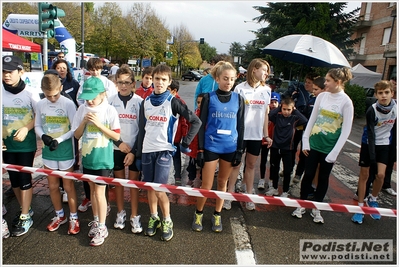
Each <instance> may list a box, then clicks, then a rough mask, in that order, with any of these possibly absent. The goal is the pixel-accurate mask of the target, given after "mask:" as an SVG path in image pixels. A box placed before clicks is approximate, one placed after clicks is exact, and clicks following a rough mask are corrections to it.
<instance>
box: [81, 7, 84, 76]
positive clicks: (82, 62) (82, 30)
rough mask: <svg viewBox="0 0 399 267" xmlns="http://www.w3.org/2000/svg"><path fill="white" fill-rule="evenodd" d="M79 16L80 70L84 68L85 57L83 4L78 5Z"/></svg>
mask: <svg viewBox="0 0 399 267" xmlns="http://www.w3.org/2000/svg"><path fill="white" fill-rule="evenodd" d="M80 16H81V26H80V27H81V30H80V34H81V35H80V36H81V37H80V39H81V40H82V43H81V44H82V51H81V52H82V55H81V60H80V68H81V69H82V68H83V67H84V58H85V57H84V56H85V42H84V40H85V26H84V25H85V7H84V3H83V2H82V3H80Z"/></svg>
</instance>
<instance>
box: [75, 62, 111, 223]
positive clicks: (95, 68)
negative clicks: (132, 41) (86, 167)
mask: <svg viewBox="0 0 399 267" xmlns="http://www.w3.org/2000/svg"><path fill="white" fill-rule="evenodd" d="M103 64H104V63H103V62H102V60H101V59H100V58H90V59H89V60H88V61H87V69H88V70H89V72H90V75H91V76H90V77H89V78H87V79H91V78H93V77H96V78H99V79H100V80H101V81H102V82H103V84H104V90H105V92H106V95H105V96H106V97H111V96H113V95H117V94H118V91H117V89H116V86H115V84H114V83H113V82H112V81H111V80H109V79H108V78H107V77H105V76H103V75H101V71H102V69H103ZM82 90H83V86H81V87H80V88H79V91H78V93H77V102H78V104H79V105H82V104H83V103H84V100H83V99H82V98H80V97H79V96H80V94H81V93H82ZM83 188H84V191H85V196H86V197H85V198H84V199H83V201H82V204H80V205H79V207H78V210H79V211H80V212H85V211H86V210H87V209H88V207H90V206H91V205H92V203H91V198H90V196H91V193H90V186H89V184H88V182H86V181H83ZM109 209H110V206H108V210H107V215H108V213H109Z"/></svg>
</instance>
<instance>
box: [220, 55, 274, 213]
mask: <svg viewBox="0 0 399 267" xmlns="http://www.w3.org/2000/svg"><path fill="white" fill-rule="evenodd" d="M269 74H270V65H269V63H268V62H267V61H266V60H264V59H260V58H255V59H253V60H252V61H251V63H249V66H248V71H247V81H245V82H242V83H240V84H238V85H237V87H236V88H235V89H234V92H236V93H237V94H239V95H241V96H242V97H243V99H244V102H245V114H244V128H245V130H244V147H243V148H244V151H245V169H244V179H243V182H245V190H246V193H248V194H251V193H253V189H254V188H253V186H254V179H255V164H256V161H257V160H258V157H259V154H260V150H261V148H262V138H265V139H266V140H268V142H269V147H270V146H271V144H272V140H271V139H270V137H269V130H268V125H269V118H268V116H267V115H268V113H269V104H270V96H271V89H270V87H269V86H268V85H266V79H267V77H268V76H269ZM240 165H241V164H240ZM240 165H238V166H236V167H234V168H233V170H232V172H231V174H230V177H229V182H228V189H227V191H228V192H231V193H233V192H234V189H235V184H236V181H237V177H238V174H239V172H240ZM245 207H246V209H247V210H255V203H253V202H246V203H245ZM224 208H225V209H227V210H229V209H231V201H230V200H225V201H224Z"/></svg>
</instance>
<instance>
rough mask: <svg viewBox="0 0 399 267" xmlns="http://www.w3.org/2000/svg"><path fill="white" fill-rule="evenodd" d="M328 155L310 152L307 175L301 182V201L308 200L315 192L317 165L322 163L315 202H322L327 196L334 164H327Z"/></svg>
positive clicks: (306, 168) (306, 169) (307, 160)
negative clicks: (313, 184)
mask: <svg viewBox="0 0 399 267" xmlns="http://www.w3.org/2000/svg"><path fill="white" fill-rule="evenodd" d="M326 157H327V154H324V153H321V152H319V151H316V150H310V151H309V156H308V158H307V159H306V167H305V174H304V175H303V178H302V182H301V199H307V197H308V195H309V194H310V193H312V192H313V188H312V181H313V178H314V176H315V174H316V170H317V165H318V164H319V163H320V168H319V177H318V178H319V179H318V183H317V188H316V192H315V193H314V201H317V202H322V201H323V199H324V197H325V196H326V193H327V189H328V182H329V178H330V173H331V170H332V168H333V166H334V163H328V162H326V160H325V159H326Z"/></svg>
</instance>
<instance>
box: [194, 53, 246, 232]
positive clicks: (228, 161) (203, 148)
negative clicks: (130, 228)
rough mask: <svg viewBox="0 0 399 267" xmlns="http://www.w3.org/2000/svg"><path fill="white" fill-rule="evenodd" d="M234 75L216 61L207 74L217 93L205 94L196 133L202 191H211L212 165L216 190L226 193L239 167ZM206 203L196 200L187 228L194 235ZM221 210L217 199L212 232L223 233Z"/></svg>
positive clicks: (239, 106) (239, 113) (240, 118)
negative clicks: (217, 169) (190, 223)
mask: <svg viewBox="0 0 399 267" xmlns="http://www.w3.org/2000/svg"><path fill="white" fill-rule="evenodd" d="M236 72H237V71H236V69H235V68H234V67H233V66H232V65H231V63H229V62H226V61H219V62H218V63H217V64H216V65H215V66H214V67H213V68H212V70H211V75H212V77H213V78H214V79H215V81H216V83H217V84H218V89H217V90H216V91H213V92H210V93H206V94H205V95H204V97H203V98H202V102H201V112H200V118H201V121H202V125H201V128H200V131H199V132H198V155H197V163H198V165H199V166H200V167H201V168H202V186H201V188H202V189H206V190H210V189H212V185H213V180H214V177H215V170H216V165H217V164H218V163H219V172H218V174H217V181H218V183H217V190H218V191H222V192H226V186H227V181H228V179H229V176H230V173H231V170H232V169H233V167H234V166H238V165H239V164H240V163H241V157H242V154H243V138H244V111H245V103H244V99H243V98H242V96H241V95H239V94H237V93H235V92H232V91H231V88H232V87H233V85H234V81H235V79H236V77H237V76H236ZM206 200H207V198H206V197H197V205H196V211H195V213H194V221H193V223H192V225H191V228H192V229H193V230H194V231H197V232H200V231H202V228H203V227H202V219H203V215H204V214H203V210H204V206H205V202H206ZM222 207H223V199H219V198H217V199H216V205H215V211H214V214H213V216H212V220H211V221H212V230H213V231H214V232H221V231H222V230H223V228H222V221H221V216H220V212H221V211H222Z"/></svg>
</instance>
